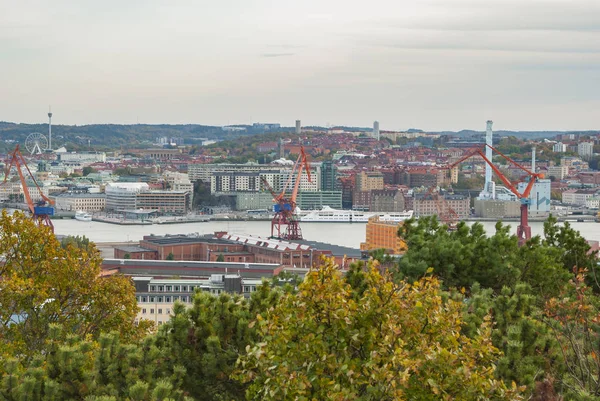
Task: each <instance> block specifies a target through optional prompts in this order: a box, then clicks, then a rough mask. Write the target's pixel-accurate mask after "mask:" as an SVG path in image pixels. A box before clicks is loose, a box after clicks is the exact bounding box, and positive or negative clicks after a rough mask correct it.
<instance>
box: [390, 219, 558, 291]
mask: <svg viewBox="0 0 600 401" xmlns="http://www.w3.org/2000/svg"><path fill="white" fill-rule="evenodd" d="M509 229H510V227H509V226H505V225H503V224H502V223H501V222H498V223H497V224H496V232H495V233H494V235H492V236H487V235H486V233H485V231H484V229H483V226H482V225H481V224H479V223H474V224H473V225H471V227H469V226H468V225H467V224H466V223H465V222H460V223H459V224H458V226H457V229H456V230H455V231H452V232H449V231H448V230H447V227H446V226H444V225H441V224H440V223H439V222H438V221H437V219H436V218H435V216H434V217H422V218H420V219H419V220H418V221H417V222H415V221H414V220H409V221H407V222H405V224H403V225H402V226H401V227H400V229H399V235H400V236H401V237H403V238H404V239H405V240H406V242H407V245H408V251H407V252H406V253H405V255H404V257H402V258H401V259H400V261H399V264H398V268H397V272H396V275H397V278H398V279H403V278H407V279H409V280H416V279H418V278H419V277H422V276H423V275H424V274H425V273H426V271H427V269H428V268H433V271H434V272H435V274H436V275H438V276H439V278H440V279H441V280H442V281H443V283H444V285H445V286H446V287H447V288H451V287H457V288H461V287H464V288H467V289H468V288H470V287H471V286H472V285H473V284H474V283H479V284H481V286H482V287H484V288H491V289H493V290H495V291H500V290H501V289H502V288H503V287H504V286H508V287H509V288H514V287H515V285H516V284H517V283H518V282H525V283H528V284H530V285H531V286H532V287H533V288H534V289H535V290H538V291H540V293H542V294H547V296H548V297H550V296H552V295H554V294H556V293H557V291H559V289H560V287H561V286H562V285H564V284H566V282H567V281H568V279H569V277H570V275H569V272H568V271H567V270H565V269H564V268H563V267H562V265H561V264H560V263H559V262H558V260H559V254H560V252H561V248H556V247H550V246H547V245H546V244H545V243H543V242H542V241H541V240H540V239H539V238H533V239H532V240H531V241H529V242H528V244H527V246H524V247H519V246H518V241H517V238H516V237H515V236H514V235H511V234H510V232H509Z"/></svg>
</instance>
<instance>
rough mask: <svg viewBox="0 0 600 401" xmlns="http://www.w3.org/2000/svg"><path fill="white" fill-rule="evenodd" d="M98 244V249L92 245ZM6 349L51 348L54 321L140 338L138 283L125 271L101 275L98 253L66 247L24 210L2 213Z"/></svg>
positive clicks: (93, 332) (1, 344)
mask: <svg viewBox="0 0 600 401" xmlns="http://www.w3.org/2000/svg"><path fill="white" fill-rule="evenodd" d="M92 249H95V248H92ZM0 254H1V255H3V256H4V263H3V264H2V266H0V277H2V280H0V305H2V307H1V308H0V354H3V353H4V354H8V355H20V356H21V357H22V358H30V357H31V356H32V355H33V354H34V353H35V352H37V351H42V350H44V349H45V347H46V339H47V337H48V330H49V326H50V325H51V324H53V323H56V324H60V325H61V326H63V327H64V329H65V330H66V331H68V332H70V333H73V334H78V335H81V336H89V337H90V338H96V337H97V336H98V335H99V334H100V332H102V331H112V330H116V331H119V332H120V333H121V335H122V336H123V339H125V340H128V339H133V338H137V337H138V336H139V335H140V334H143V333H145V331H146V328H147V326H146V325H141V326H136V325H135V324H134V320H135V317H136V315H137V303H136V299H135V288H134V286H133V284H132V283H131V281H130V280H129V279H127V278H125V277H123V276H120V275H115V276H110V277H100V272H101V263H102V261H101V258H100V256H99V254H98V252H96V251H95V250H94V251H90V252H88V251H86V250H85V249H81V248H77V247H74V246H67V248H66V249H65V248H62V247H61V245H60V242H59V241H58V240H57V239H56V237H55V236H54V235H53V234H52V232H51V231H50V229H49V228H48V227H40V226H37V225H36V224H35V222H34V221H33V220H32V219H31V218H29V217H26V216H25V215H24V214H22V213H19V212H16V213H14V214H13V215H12V216H11V215H9V214H8V213H6V211H3V212H2V216H1V217H0Z"/></svg>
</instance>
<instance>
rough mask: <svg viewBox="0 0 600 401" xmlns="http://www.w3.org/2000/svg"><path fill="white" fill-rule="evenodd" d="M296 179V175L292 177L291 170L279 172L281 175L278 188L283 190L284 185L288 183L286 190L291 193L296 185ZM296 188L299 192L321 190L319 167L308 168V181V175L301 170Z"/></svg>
mask: <svg viewBox="0 0 600 401" xmlns="http://www.w3.org/2000/svg"><path fill="white" fill-rule="evenodd" d="M290 175H291V177H290ZM296 179H297V178H296V173H294V174H293V175H292V170H291V169H283V170H281V174H280V176H279V188H283V187H284V185H285V183H286V182H288V181H289V184H288V188H289V189H290V192H291V190H292V188H294V185H296ZM298 188H299V192H317V191H319V190H320V189H321V166H320V165H312V166H311V167H310V181H309V180H308V174H307V172H306V170H302V175H301V176H300V186H299V187H298Z"/></svg>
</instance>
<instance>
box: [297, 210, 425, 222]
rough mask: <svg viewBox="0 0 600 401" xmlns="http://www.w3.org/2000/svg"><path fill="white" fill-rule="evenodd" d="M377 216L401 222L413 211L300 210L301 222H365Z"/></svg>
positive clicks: (411, 214)
mask: <svg viewBox="0 0 600 401" xmlns="http://www.w3.org/2000/svg"><path fill="white" fill-rule="evenodd" d="M374 216H378V217H379V220H380V221H389V222H398V223H399V222H401V221H404V220H407V219H410V218H411V217H413V211H412V210H409V211H405V212H361V211H358V210H338V209H333V208H331V207H329V206H324V207H323V208H322V209H320V210H312V211H302V214H301V215H300V216H299V218H300V221H302V222H315V223H316V222H318V223H320V222H330V223H367V222H368V221H369V219H370V218H371V217H374Z"/></svg>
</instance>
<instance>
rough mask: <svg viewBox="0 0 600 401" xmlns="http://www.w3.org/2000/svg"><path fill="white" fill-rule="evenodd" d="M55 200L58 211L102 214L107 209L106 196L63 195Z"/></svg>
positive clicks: (86, 194) (55, 197)
mask: <svg viewBox="0 0 600 401" xmlns="http://www.w3.org/2000/svg"><path fill="white" fill-rule="evenodd" d="M53 198H54V202H55V205H54V207H55V209H56V210H68V211H74V212H75V211H79V210H83V211H84V212H100V211H102V210H104V208H105V207H106V195H105V194H99V193H95V194H90V193H62V194H59V195H56V196H54V197H53Z"/></svg>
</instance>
